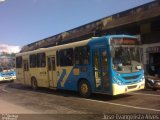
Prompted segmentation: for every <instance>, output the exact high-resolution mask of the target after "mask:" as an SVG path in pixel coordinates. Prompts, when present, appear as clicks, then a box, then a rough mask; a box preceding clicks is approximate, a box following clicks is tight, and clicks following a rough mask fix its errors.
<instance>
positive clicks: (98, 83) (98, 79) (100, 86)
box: [93, 48, 109, 92]
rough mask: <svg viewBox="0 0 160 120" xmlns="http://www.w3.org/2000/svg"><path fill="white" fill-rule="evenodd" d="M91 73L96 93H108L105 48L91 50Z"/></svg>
mask: <svg viewBox="0 0 160 120" xmlns="http://www.w3.org/2000/svg"><path fill="white" fill-rule="evenodd" d="M93 72H94V78H95V87H96V91H106V92H109V74H108V62H107V51H106V48H99V49H95V50H93Z"/></svg>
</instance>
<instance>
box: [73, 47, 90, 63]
mask: <svg viewBox="0 0 160 120" xmlns="http://www.w3.org/2000/svg"><path fill="white" fill-rule="evenodd" d="M89 54H90V52H89V47H88V46H80V47H76V48H75V64H76V65H87V64H89Z"/></svg>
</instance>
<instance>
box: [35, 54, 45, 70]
mask: <svg viewBox="0 0 160 120" xmlns="http://www.w3.org/2000/svg"><path fill="white" fill-rule="evenodd" d="M45 66H46V55H45V53H38V54H37V67H45Z"/></svg>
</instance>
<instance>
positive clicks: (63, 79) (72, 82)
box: [57, 66, 94, 91]
mask: <svg viewBox="0 0 160 120" xmlns="http://www.w3.org/2000/svg"><path fill="white" fill-rule="evenodd" d="M82 69H86V71H83V70H82ZM91 76H92V74H91V72H90V69H89V67H88V68H87V66H86V67H82V66H80V67H74V68H73V67H70V68H66V69H64V68H63V69H62V68H61V70H60V76H59V77H58V85H57V89H65V90H73V91H78V81H79V80H82V79H83V80H87V81H88V83H89V85H90V87H91V90H92V91H93V86H94V85H93V84H94V82H92V77H91Z"/></svg>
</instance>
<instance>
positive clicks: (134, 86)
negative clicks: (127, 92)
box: [128, 85, 137, 89]
mask: <svg viewBox="0 0 160 120" xmlns="http://www.w3.org/2000/svg"><path fill="white" fill-rule="evenodd" d="M136 87H137V85H132V86H128V89H133V88H136Z"/></svg>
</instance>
